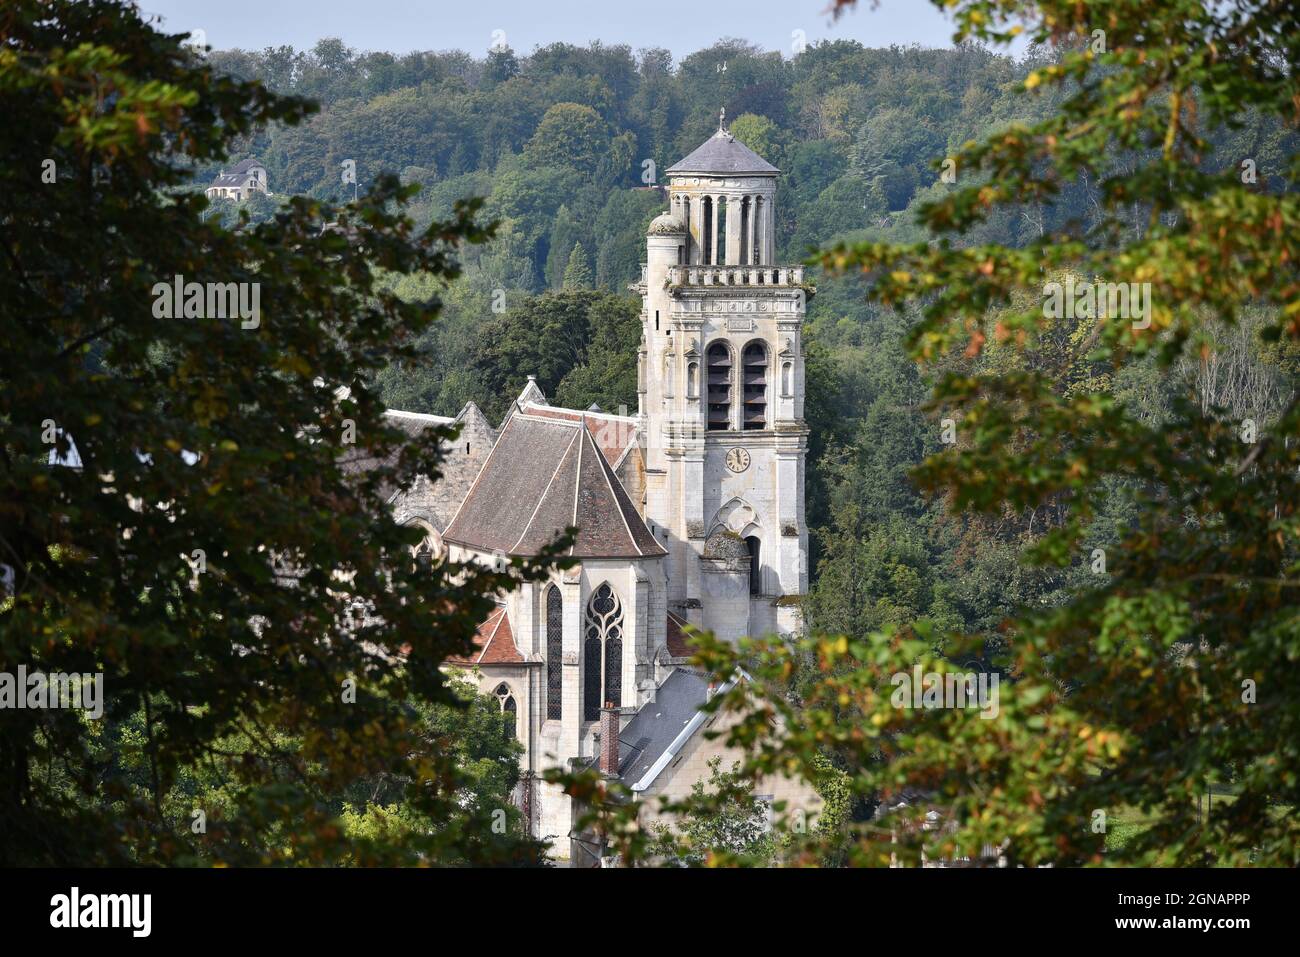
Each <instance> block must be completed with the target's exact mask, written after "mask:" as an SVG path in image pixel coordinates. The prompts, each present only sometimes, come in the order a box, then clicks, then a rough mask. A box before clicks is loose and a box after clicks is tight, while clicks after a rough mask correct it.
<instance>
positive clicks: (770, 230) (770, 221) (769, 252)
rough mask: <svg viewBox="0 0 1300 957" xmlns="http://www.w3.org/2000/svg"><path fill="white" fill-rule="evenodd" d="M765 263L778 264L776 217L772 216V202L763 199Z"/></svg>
mask: <svg viewBox="0 0 1300 957" xmlns="http://www.w3.org/2000/svg"><path fill="white" fill-rule="evenodd" d="M763 263H764V264H766V265H771V264H774V263H776V217H774V216H772V202H771V200H770V199H768V198H766V196H764V198H763Z"/></svg>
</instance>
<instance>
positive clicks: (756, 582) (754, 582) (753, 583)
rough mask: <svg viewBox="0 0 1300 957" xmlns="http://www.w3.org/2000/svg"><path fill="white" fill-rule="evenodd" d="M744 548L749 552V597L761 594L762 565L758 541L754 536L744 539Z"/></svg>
mask: <svg viewBox="0 0 1300 957" xmlns="http://www.w3.org/2000/svg"><path fill="white" fill-rule="evenodd" d="M745 547H746V548H747V549H748V550H749V593H750V594H751V595H761V594H763V565H762V560H761V557H760V555H759V541H758V538H757V537H756V536H754V535H750V536H749V537H748V538H746V539H745Z"/></svg>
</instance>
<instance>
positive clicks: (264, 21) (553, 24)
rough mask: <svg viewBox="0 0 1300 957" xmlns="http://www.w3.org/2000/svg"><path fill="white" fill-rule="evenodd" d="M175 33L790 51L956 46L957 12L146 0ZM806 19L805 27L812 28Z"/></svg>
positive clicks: (756, 5) (390, 47) (742, 4)
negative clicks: (844, 42)
mask: <svg viewBox="0 0 1300 957" xmlns="http://www.w3.org/2000/svg"><path fill="white" fill-rule="evenodd" d="M137 3H138V5H139V7H140V9H141V10H142V11H144V12H145V13H147V14H160V15H161V16H162V17H163V22H162V24H161V27H160V28H161V29H163V30H164V31H165V32H168V33H189V32H192V31H194V30H203V31H204V34H205V39H206V41H207V43H208V44H209V45H210V46H211V47H212V48H213V49H216V50H227V49H232V48H234V47H241V48H243V49H251V50H260V49H262V48H264V47H268V46H280V45H282V44H290V45H292V46H294V47H296V48H298V49H310V48H311V46H312V45H313V44H314V43H315V42H316V41H317V40H318V39H320V38H321V37H330V36H334V37H339V38H341V39H342V40H343V42H344V43H345V44H347V45H348V46H350V47H353V48H354V49H356V50H358V51H364V50H386V51H388V52H391V53H406V52H409V51H411V50H450V49H460V50H465V51H467V52H469V53H473V54H475V55H481V54H483V53H484V52H486V50H487V49H488V47H489V46H492V45H493V41H494V38H496V37H497V36H498V35H497V34H496V33H495V31H498V30H500V31H503V34H504V38H505V41H506V43H508V44H509V45H510V47H511V48H513V49H514V51H515V52H516V53H518V54H521V55H522V54H527V53H529V52H531V51H532V50H533V48H534V47H536V46H539V45H540V46H544V45H546V44H549V43H556V42H563V43H572V44H577V45H579V46H585V45H587V44H588V43H589V42H591V41H592V40H600V41H601V42H602V43H605V44H607V45H613V44H623V43H625V44H627V45H629V46H630V47H632V49H633V50H638V49H641V48H642V47H664V48H666V49H668V50H671V51H672V53H673V55H674V57H675V58H677V59H680V58H681V57H684V56H686V55H687V54H690V53H693V52H695V51H696V50H700V49H703V48H705V47H707V46H710V45H711V44H713V43H714V42H716V41H717V40H720V39H722V38H724V37H738V38H740V39H744V40H748V41H750V42H752V43H756V44H758V45H759V46H761V47H763V48H764V49H767V50H780V51H781V52H782V53H784V54H786V55H787V56H789V55H791V54H792V52H793V45H794V44H795V43H796V42H797V41H798V40H799V39H803V40H805V41H806V42H807V43H813V42H816V41H817V40H821V39H853V40H858V41H860V42H861V43H863V44H864V45H866V46H870V47H879V46H889V45H891V44H913V43H917V44H920V45H921V46H927V47H946V46H951V45H952V44H951V40H952V32H953V31H952V24H951V22H950V21H949V20H947V19H946V18H945V17H944V16H943V15H942V14H941V13H939V12H938V11H937V10H936V9H935V8H934V7H933V6H932V5H931V4H930V3H929V2H928V0H880V3H879V4H878V5H877V6H876V7H875V8H874V9H873V6H872V3H871V0H859V3H858V8H857V9H856V10H850V11H849V12H847V13H846V14H844V15H843V16H841V17H840V19H839V20H838V21H832V20H831V19H830V16H829V15H828V14H827V13H826V10H827V8H828V7H829V0H585V2H578V0H425V2H416V0H137ZM796 31H803V33H802V36H801V35H800V34H798V33H796Z"/></svg>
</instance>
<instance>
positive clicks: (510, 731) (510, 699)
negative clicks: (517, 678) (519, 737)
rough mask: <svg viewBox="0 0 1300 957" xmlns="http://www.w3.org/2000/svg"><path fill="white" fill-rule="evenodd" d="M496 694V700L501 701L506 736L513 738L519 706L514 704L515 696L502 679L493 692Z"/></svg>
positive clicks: (515, 731)
mask: <svg viewBox="0 0 1300 957" xmlns="http://www.w3.org/2000/svg"><path fill="white" fill-rule="evenodd" d="M493 694H495V695H496V696H497V701H499V702H501V713H502V715H504V716H505V721H504V722H503V724H504V727H505V733H506V737H508V738H513V737H515V735H516V734H517V733H518V727H519V724H518V719H519V708H518V706H516V705H515V696H514V695H513V694H511V693H510V686H509V685H508V684H506V683H505V682H504V681H503V682H501V684H499V685H497V690H496V691H494V692H493Z"/></svg>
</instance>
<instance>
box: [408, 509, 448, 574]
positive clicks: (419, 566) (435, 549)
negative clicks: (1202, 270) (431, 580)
mask: <svg viewBox="0 0 1300 957" xmlns="http://www.w3.org/2000/svg"><path fill="white" fill-rule="evenodd" d="M410 524H412V525H414V526H415V527H417V528H420V529H422V530H423V531H424V533H425V537H424V539H423V540H422V541H421V542H420V544H418V545H416V546H415V548H413V549H412V550H411V559H412V561H411V570H412V571H415V572H427V571H428V570H429V567H430V566H431V565H432V564H433V562H434V560H435V559H437V558H440V557H442V553H443V544H442V536H441V535H439V534H438V533H437V532H436V531H435V530H434V529H433V527H432V526H430V525H428V524H427V523H425V522H422V521H414V522H411V523H410Z"/></svg>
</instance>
